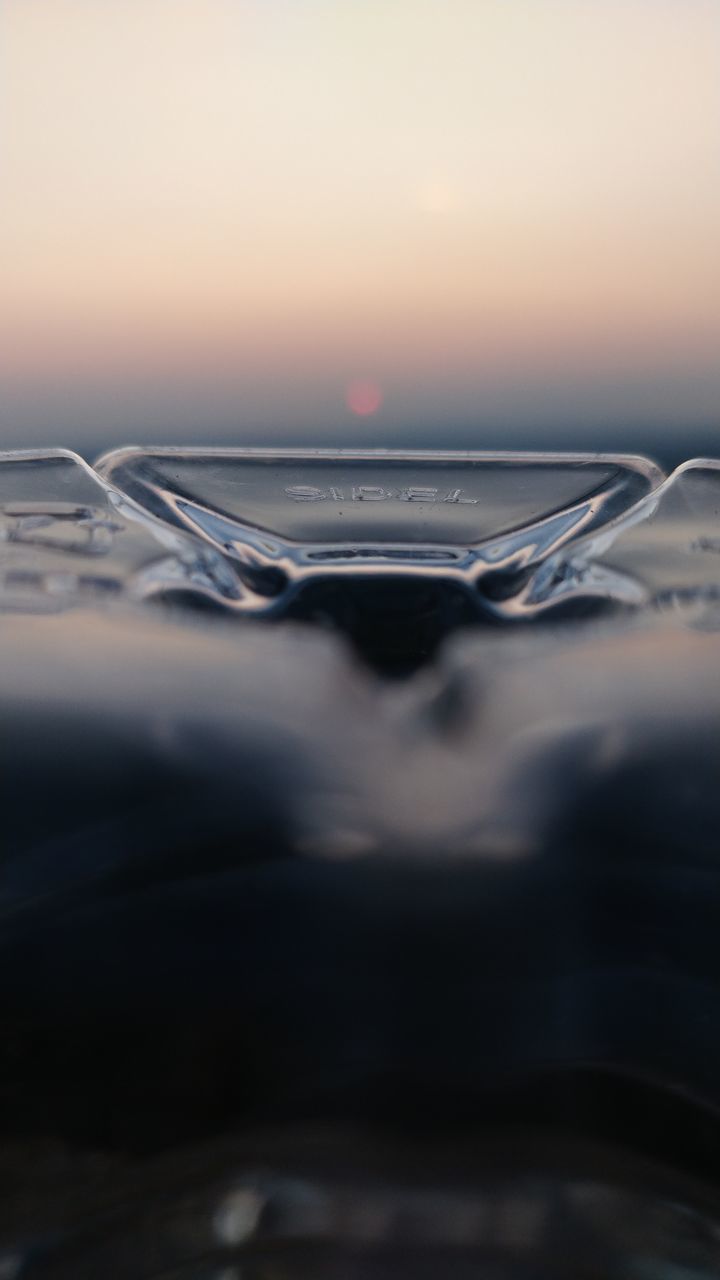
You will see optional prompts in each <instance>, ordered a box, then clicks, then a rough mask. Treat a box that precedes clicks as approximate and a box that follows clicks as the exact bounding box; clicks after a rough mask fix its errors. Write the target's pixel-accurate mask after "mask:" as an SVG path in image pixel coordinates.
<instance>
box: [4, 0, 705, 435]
mask: <svg viewBox="0 0 720 1280" xmlns="http://www.w3.org/2000/svg"><path fill="white" fill-rule="evenodd" d="M719 351H720V0H0V445H23V444H25V445H30V444H40V443H42V444H54V443H55V444H56V443H65V444H71V445H74V446H76V447H79V448H81V449H82V450H84V451H85V452H86V453H92V452H93V451H94V450H98V449H100V448H106V447H108V446H110V445H111V444H113V443H125V442H129V441H143V440H150V439H153V440H158V441H160V440H163V441H171V440H173V439H177V440H185V441H187V440H196V441H202V440H206V441H208V442H211V441H218V442H220V441H237V442H238V443H240V442H256V443H262V442H263V441H268V442H279V441H283V440H285V441H292V442H294V443H298V442H301V441H305V440H308V441H316V442H318V443H327V442H329V441H330V442H333V443H337V444H351V443H357V442H359V441H365V442H368V443H384V444H401V443H403V442H412V443H415V444H432V443H437V444H443V445H446V446H447V445H450V444H460V445H469V444H472V445H475V446H478V447H495V446H503V445H504V446H506V447H513V446H515V445H527V444H530V445H533V446H535V447H550V446H578V447H586V448H594V447H602V446H608V447H618V446H621V447H622V446H625V447H629V448H635V449H637V448H647V449H649V450H650V451H651V452H654V453H655V454H657V455H660V456H663V455H664V454H665V453H668V452H669V454H670V455H672V456H686V455H687V454H688V453H694V452H698V451H714V452H716V453H720V431H719V430H718V428H719V426H720V361H719V359H718V353H719ZM357 383H360V384H361V390H362V384H367V383H370V384H372V386H371V391H372V388H373V387H376V388H378V389H379V391H378V394H377V395H374V394H370V395H369V398H368V396H367V395H365V392H363V395H365V399H364V400H363V399H362V396H361V397H360V400H358V399H357V395H356V392H353V393H351V395H350V400H351V401H352V402H353V403H355V404H364V405H367V404H373V403H375V402H377V401H378V400H380V403H379V404H377V407H376V408H374V411H373V412H371V413H368V414H365V415H364V416H361V415H358V414H357V413H354V412H353V411H352V409H351V408H350V407H349V406H348V403H347V388H348V386H349V385H350V384H357ZM356 391H357V388H356ZM365 391H367V388H365ZM380 393H381V398H380Z"/></svg>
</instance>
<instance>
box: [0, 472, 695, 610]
mask: <svg viewBox="0 0 720 1280" xmlns="http://www.w3.org/2000/svg"><path fill="white" fill-rule="evenodd" d="M719 512H720V462H717V461H712V460H695V461H691V462H687V463H685V464H684V465H683V466H681V467H679V468H678V469H677V471H675V472H674V473H673V474H672V475H671V476H670V477H668V478H665V477H664V476H663V475H662V473H661V471H660V470H659V469H658V468H657V467H656V466H655V464H654V463H652V462H650V461H648V460H647V459H644V458H638V457H632V456H626V455H609V454H608V455H602V454H550V453H546V454H542V453H538V454H529V453H525V454H521V453H518V454H513V453H506V454H502V453H483V452H463V453H460V452H451V451H445V452H442V451H426V452H413V453H399V452H395V451H391V450H364V451H363V450H359V451H330V450H315V451H309V450H297V449H285V450H278V449H276V450H261V449H205V450H204V449H169V448H165V449H160V448H127V449H120V450H115V451H113V452H111V453H109V454H106V455H105V456H104V457H103V458H101V459H100V460H99V462H98V463H97V464H96V466H95V468H94V469H93V468H91V467H90V466H88V464H87V463H85V462H84V461H83V460H82V459H81V458H79V457H78V456H77V455H75V454H72V453H70V452H68V451H66V450H53V451H48V452H40V451H23V452H16V453H4V454H0V607H3V608H5V609H8V608H10V609H20V610H26V609H27V610H30V611H55V610H57V609H61V608H66V607H69V606H73V605H77V604H80V603H89V602H91V603H92V604H93V607H98V606H99V605H100V604H108V603H112V602H113V601H117V602H125V603H127V602H138V601H143V600H145V599H148V598H150V597H158V596H159V597H168V596H173V595H177V594H180V595H183V596H185V597H187V598H189V599H191V600H195V601H202V600H209V601H211V602H213V603H214V604H216V605H219V606H220V607H221V608H223V609H225V610H228V611H232V612H237V613H242V614H247V615H255V616H272V615H276V616H277V615H280V616H282V615H283V614H286V613H288V612H290V611H291V609H292V607H293V606H294V602H295V601H296V599H297V598H298V597H299V596H302V595H303V592H305V590H306V589H307V588H308V587H312V586H313V585H317V584H319V585H320V586H322V587H327V586H328V585H332V584H333V583H334V584H336V586H337V587H339V588H340V589H341V590H342V589H343V586H344V585H348V584H355V585H357V584H359V583H360V584H365V586H366V587H368V588H370V589H371V590H373V589H374V586H373V584H374V583H375V582H378V583H380V582H381V581H382V582H384V583H385V584H386V585H387V583H388V581H390V582H392V580H395V581H396V582H397V583H398V584H399V583H400V582H402V583H403V584H404V585H405V586H406V585H407V584H408V583H411V584H413V583H414V584H416V585H418V584H419V585H421V586H422V585H423V584H428V583H431V584H433V585H434V586H435V587H440V588H444V587H446V586H447V587H452V588H454V589H456V590H459V591H460V593H461V595H462V596H463V597H464V599H465V600H466V601H469V602H470V608H471V610H475V611H476V612H477V613H478V614H483V613H485V614H487V613H490V614H492V615H494V616H496V617H497V618H499V619H502V620H504V621H510V622H512V621H524V620H531V619H533V618H536V617H542V616H545V615H546V614H548V613H550V612H552V611H554V610H556V609H557V608H558V607H559V606H562V607H563V608H565V609H566V610H567V609H568V608H569V610H570V612H571V613H572V612H573V610H574V608H575V607H576V606H578V607H579V606H580V605H582V604H584V603H586V602H587V601H591V602H596V603H597V602H600V603H610V604H611V605H613V606H621V607H631V608H633V609H638V608H652V609H660V610H662V609H663V608H664V607H667V606H668V605H669V604H670V605H672V607H673V608H674V609H680V611H681V612H683V613H684V614H685V615H686V616H687V615H688V611H689V613H690V614H692V616H693V617H695V616H697V614H698V612H699V613H700V615H701V616H702V618H703V620H707V618H708V616H710V615H711V614H713V615H714V611H716V608H717V601H718V598H720V514H719ZM303 598H304V597H303ZM398 598H399V597H398ZM363 607H367V596H366V597H365V599H364V602H363Z"/></svg>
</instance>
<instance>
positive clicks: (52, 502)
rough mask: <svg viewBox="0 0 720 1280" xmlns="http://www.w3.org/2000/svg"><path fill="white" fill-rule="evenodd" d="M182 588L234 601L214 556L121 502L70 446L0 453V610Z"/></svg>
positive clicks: (233, 586)
mask: <svg viewBox="0 0 720 1280" xmlns="http://www.w3.org/2000/svg"><path fill="white" fill-rule="evenodd" d="M175 592H190V593H192V594H193V595H195V596H198V597H211V598H217V597H224V596H226V597H227V598H228V601H229V602H230V603H232V601H233V600H234V597H235V596H236V595H237V594H238V593H239V584H237V582H236V580H235V578H234V576H233V575H232V574H230V573H229V572H228V570H227V568H226V567H225V564H224V562H223V560H222V559H221V557H219V556H217V555H214V554H213V553H212V551H211V550H210V549H209V548H207V547H205V546H203V545H202V544H201V543H198V542H197V541H196V540H194V539H190V538H188V537H186V536H184V535H183V534H182V533H181V532H179V531H178V530H176V529H173V528H172V527H171V526H169V525H167V524H163V523H161V522H160V521H158V520H155V519H153V517H152V516H151V515H148V514H144V513H143V512H141V511H139V510H138V509H137V508H134V507H131V505H130V504H129V503H127V502H124V501H123V500H122V498H121V496H120V495H119V494H117V493H116V492H115V491H114V490H113V489H112V488H111V487H110V486H108V485H107V484H105V482H104V481H103V480H102V479H101V478H100V476H99V475H98V474H96V473H95V472H94V471H93V470H92V469H91V468H90V467H89V466H88V465H87V463H85V462H83V460H82V459H81V458H79V457H78V456H77V455H76V454H73V453H71V452H69V451H68V450H61V449H57V450H50V451H47V452H41V451H37V450H33V451H29V450H28V451H22V452H14V453H0V609H19V610H30V611H33V612H38V611H39V612H54V611H56V610H58V609H63V608H68V607H71V606H75V605H80V604H84V605H87V604H92V605H93V606H94V607H96V608H99V607H102V606H103V605H107V604H117V603H123V602H128V601H139V600H144V599H147V598H149V597H151V596H154V595H157V594H172V593H175Z"/></svg>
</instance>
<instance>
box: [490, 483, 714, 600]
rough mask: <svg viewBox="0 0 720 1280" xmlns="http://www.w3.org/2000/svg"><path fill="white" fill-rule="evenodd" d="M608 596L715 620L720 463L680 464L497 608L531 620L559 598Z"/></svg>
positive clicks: (554, 557)
mask: <svg viewBox="0 0 720 1280" xmlns="http://www.w3.org/2000/svg"><path fill="white" fill-rule="evenodd" d="M603 598H604V599H609V600H614V601H616V602H617V603H620V604H629V605H635V606H646V607H651V608H653V609H655V610H657V609H661V610H662V609H668V608H672V609H675V610H676V611H677V610H685V611H686V612H687V615H688V617H691V616H694V617H696V618H705V619H711V618H712V617H713V616H714V614H715V613H716V611H717V606H718V603H719V602H720V462H718V461H716V460H714V459H709V458H698V459H694V460H692V461H690V462H686V463H684V464H683V465H682V466H680V467H678V468H677V470H676V471H674V472H673V473H672V475H671V476H669V477H668V478H667V479H666V480H665V481H664V482H663V483H662V484H661V485H660V486H659V488H658V489H656V490H655V491H654V492H653V493H651V494H649V495H648V496H647V497H646V498H644V499H642V500H641V501H640V502H638V503H637V504H636V505H635V506H633V507H632V508H631V509H630V510H629V511H627V512H625V513H624V514H623V515H621V516H620V517H619V518H617V519H615V520H613V521H612V522H611V523H610V524H609V525H608V526H607V527H606V528H604V529H601V530H597V531H595V532H593V533H590V534H588V535H584V536H581V537H580V538H578V539H577V540H576V541H575V542H573V543H572V544H571V545H570V546H569V547H567V548H563V549H562V550H561V551H558V552H556V553H554V554H553V555H552V556H550V557H548V559H547V560H546V562H545V563H544V564H543V565H542V567H541V568H540V570H539V571H538V572H537V573H536V574H534V575H533V577H532V578H531V579H530V581H529V582H528V583H527V584H526V586H525V587H524V588H523V590H522V591H520V592H519V593H518V594H517V595H516V596H515V597H514V598H513V599H512V600H507V601H505V602H503V604H502V605H501V606H500V607H499V609H498V612H499V613H501V614H502V615H503V616H505V617H507V618H521V617H526V618H530V617H533V616H536V615H539V614H541V613H543V612H545V611H547V610H552V609H553V608H555V607H556V606H557V605H559V604H565V605H568V604H569V605H572V604H579V603H581V602H583V601H586V600H593V599H596V600H597V599H603Z"/></svg>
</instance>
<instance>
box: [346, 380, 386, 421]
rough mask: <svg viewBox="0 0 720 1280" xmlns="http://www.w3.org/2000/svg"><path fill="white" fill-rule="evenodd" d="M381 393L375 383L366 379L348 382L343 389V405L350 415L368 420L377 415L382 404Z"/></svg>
mask: <svg viewBox="0 0 720 1280" xmlns="http://www.w3.org/2000/svg"><path fill="white" fill-rule="evenodd" d="M382 398H383V397H382V391H381V390H380V387H379V386H378V384H377V382H371V381H370V380H369V379H367V378H358V379H356V380H355V381H353V382H349V383H348V385H347V387H346V389H345V403H346V405H347V407H348V409H349V410H350V412H351V413H355V414H357V416H358V417H359V418H369V417H370V415H371V414H372V413H377V411H378V409H379V408H380V405H381V404H382Z"/></svg>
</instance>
